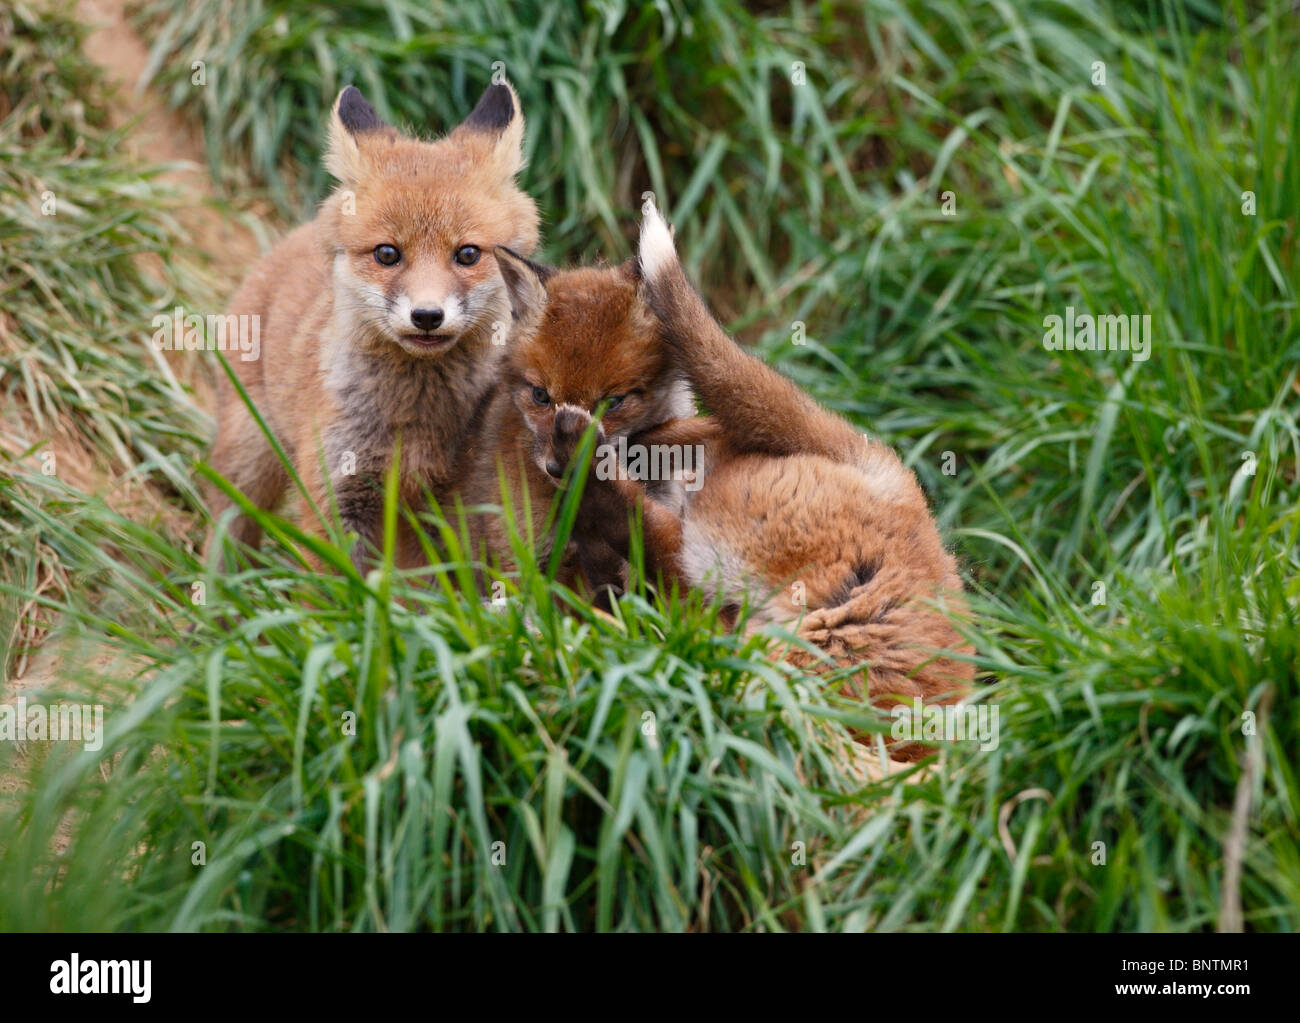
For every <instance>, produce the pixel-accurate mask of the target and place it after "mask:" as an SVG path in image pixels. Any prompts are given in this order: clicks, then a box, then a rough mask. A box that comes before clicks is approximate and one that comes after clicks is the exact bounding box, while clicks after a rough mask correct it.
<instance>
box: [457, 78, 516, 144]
mask: <svg viewBox="0 0 1300 1023" xmlns="http://www.w3.org/2000/svg"><path fill="white" fill-rule="evenodd" d="M514 117H515V98H514V96H513V94H512V93H511V92H510V87H509V86H508V85H500V84H497V85H489V86H488V87H487V88H486V89H484V90H483V95H482V96H480V97H479V101H478V104H477V105H476V106H475V107H474V109H473V110H471V111H470V115H469V116H468V117H467V118H465V127H466V128H472V129H474V130H475V131H490V132H493V133H496V132H502V131H505V130H506V128H507V127H509V125H510V122H511V121H513V120H514Z"/></svg>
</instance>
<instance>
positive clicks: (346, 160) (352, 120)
mask: <svg viewBox="0 0 1300 1023" xmlns="http://www.w3.org/2000/svg"><path fill="white" fill-rule="evenodd" d="M387 128H388V125H387V124H385V123H384V122H383V121H382V120H380V117H379V115H378V114H377V113H375V108H374V107H372V106H371V105H370V104H369V103H367V102H366V98H365V97H364V96H363V95H361V90H360V89H358V88H357V87H356V86H355V85H349V86H348V87H347V88H346V89H344V90H343V91H342V92H340V93H339V95H338V99H336V100H335V101H334V112H333V113H332V114H331V116H330V134H329V150H328V151H327V152H326V154H325V169H326V170H327V171H329V172H330V173H331V174H332V175H333V176H334V177H335V178H337V179H338V180H339V181H341V182H343V183H344V184H345V185H355V184H356V183H357V181H358V180H359V179H360V177H361V173H362V170H363V168H362V160H361V146H360V145H359V139H360V138H361V137H362V136H364V135H367V134H369V133H370V132H374V131H383V130H385V129H387Z"/></svg>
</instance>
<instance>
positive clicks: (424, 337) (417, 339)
mask: <svg viewBox="0 0 1300 1023" xmlns="http://www.w3.org/2000/svg"><path fill="white" fill-rule="evenodd" d="M402 340H403V341H409V342H411V344H413V345H419V346H420V347H421V348H437V347H439V346H441V345H445V344H448V343H450V342H451V341H454V340H455V336H454V335H452V334H403V335H402Z"/></svg>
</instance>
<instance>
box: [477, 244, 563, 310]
mask: <svg viewBox="0 0 1300 1023" xmlns="http://www.w3.org/2000/svg"><path fill="white" fill-rule="evenodd" d="M492 251H493V252H494V253H495V254H496V257H497V268H498V269H499V270H500V271H501V279H502V280H503V281H505V282H506V294H507V295H508V296H509V297H510V311H511V312H512V313H513V314H514V317H515V320H516V321H517V322H519V323H533V322H535V321H536V320H538V319H540V318H541V315H542V313H543V312H545V311H546V304H547V302H548V301H549V296H548V295H547V294H546V282H547V281H548V280H549V279H550V277H551V276H552V275H553V274H554V273H555V270H554V269H553V268H551V267H549V266H542V265H541V264H539V263H534V262H533V261H532V260H531V259H525V258H524V257H523V256H521V255H519V253H517V252H513V251H512V250H510V249H507V248H506V247H505V246H504V245H498V246H497V247H496V248H494V249H493V250H492Z"/></svg>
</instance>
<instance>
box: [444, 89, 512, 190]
mask: <svg viewBox="0 0 1300 1023" xmlns="http://www.w3.org/2000/svg"><path fill="white" fill-rule="evenodd" d="M462 132H464V133H474V134H476V135H479V136H480V137H482V138H485V139H487V140H488V141H489V142H490V143H491V146H492V148H491V161H492V163H493V165H494V166H495V168H496V170H497V173H498V174H499V175H500V176H501V177H503V178H513V177H514V176H515V175H516V174H518V173H519V170H520V168H521V167H523V165H524V114H523V111H522V110H521V109H520V108H519V95H518V94H517V93H516V92H515V90H514V86H512V85H511V84H510V83H509V82H505V81H502V82H496V83H494V84H492V85H489V86H488V87H487V88H486V89H485V90H483V95H482V96H480V97H479V101H478V104H477V105H476V106H475V107H474V109H473V110H472V111H471V112H470V115H469V116H468V117H467V118H465V120H464V121H463V122H462V123H461V124H460V126H459V127H458V128H457V129H456V131H455V133H454V134H460V133H462Z"/></svg>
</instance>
